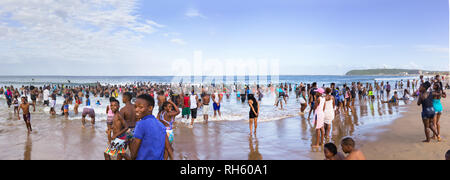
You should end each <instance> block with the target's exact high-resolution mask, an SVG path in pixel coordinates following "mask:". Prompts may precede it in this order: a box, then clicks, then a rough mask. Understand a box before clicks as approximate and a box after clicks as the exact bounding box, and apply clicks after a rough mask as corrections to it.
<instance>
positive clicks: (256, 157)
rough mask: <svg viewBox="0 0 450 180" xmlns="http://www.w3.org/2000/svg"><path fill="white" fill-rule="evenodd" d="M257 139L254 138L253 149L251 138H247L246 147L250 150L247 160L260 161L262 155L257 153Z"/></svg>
mask: <svg viewBox="0 0 450 180" xmlns="http://www.w3.org/2000/svg"><path fill="white" fill-rule="evenodd" d="M258 144H259V142H258V138H257V137H256V136H255V147H253V137H252V136H250V137H249V138H248V146H249V148H250V153H248V160H262V159H263V158H262V155H261V153H259V147H258Z"/></svg>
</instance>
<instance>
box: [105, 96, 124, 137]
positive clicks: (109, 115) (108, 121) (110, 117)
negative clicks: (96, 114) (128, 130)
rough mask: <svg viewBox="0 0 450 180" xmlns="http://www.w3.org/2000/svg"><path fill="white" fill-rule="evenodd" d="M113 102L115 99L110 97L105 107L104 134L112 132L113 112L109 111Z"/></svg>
mask: <svg viewBox="0 0 450 180" xmlns="http://www.w3.org/2000/svg"><path fill="white" fill-rule="evenodd" d="M115 100H116V98H113V97H110V98H109V105H108V106H106V134H110V133H111V130H112V125H113V121H114V116H115V114H114V112H113V110H112V109H111V104H112V102H113V101H115ZM119 108H120V107H119ZM122 118H123V117H122Z"/></svg>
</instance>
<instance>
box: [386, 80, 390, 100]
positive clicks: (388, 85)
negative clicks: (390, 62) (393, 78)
mask: <svg viewBox="0 0 450 180" xmlns="http://www.w3.org/2000/svg"><path fill="white" fill-rule="evenodd" d="M390 93H391V85H390V84H389V82H386V95H387V96H386V97H389V94H390Z"/></svg>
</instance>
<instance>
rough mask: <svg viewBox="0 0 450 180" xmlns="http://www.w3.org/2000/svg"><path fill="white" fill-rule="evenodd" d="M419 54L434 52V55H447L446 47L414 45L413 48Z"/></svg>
mask: <svg viewBox="0 0 450 180" xmlns="http://www.w3.org/2000/svg"><path fill="white" fill-rule="evenodd" d="M414 48H416V49H417V50H418V51H421V52H434V53H448V52H449V51H448V47H441V46H437V45H416V46H414Z"/></svg>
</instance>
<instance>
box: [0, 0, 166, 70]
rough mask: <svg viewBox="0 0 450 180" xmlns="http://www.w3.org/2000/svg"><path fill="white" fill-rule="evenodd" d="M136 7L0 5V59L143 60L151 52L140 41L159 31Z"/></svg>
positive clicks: (117, 2) (122, 3) (39, 1)
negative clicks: (138, 13)
mask: <svg viewBox="0 0 450 180" xmlns="http://www.w3.org/2000/svg"><path fill="white" fill-rule="evenodd" d="M137 8H138V2H137V0H103V1H96V0H70V1H59V0H45V1H44V0H20V1H17V0H1V1H0V47H5V48H0V59H2V61H8V62H28V61H36V60H46V61H61V60H63V61H74V62H92V61H95V62H106V63H113V62H120V61H129V60H131V59H133V60H134V59H135V60H136V62H140V61H144V60H146V57H148V56H149V54H150V53H151V52H149V50H148V49H146V48H144V47H142V46H139V45H140V43H141V39H142V38H143V36H145V35H148V34H152V33H154V32H156V31H158V29H160V28H164V27H165V26H164V25H161V24H158V23H156V22H154V21H152V20H149V19H144V18H141V17H139V16H138V15H136V14H137V13H136V12H135V10H136V9H137Z"/></svg>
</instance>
